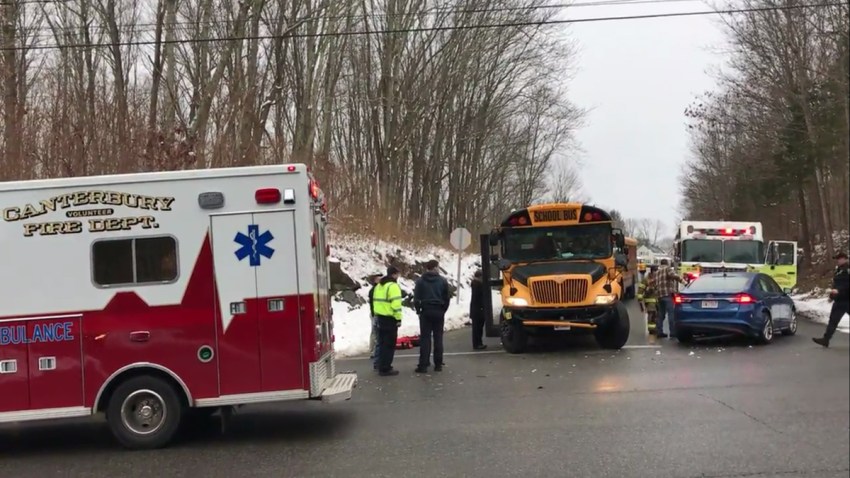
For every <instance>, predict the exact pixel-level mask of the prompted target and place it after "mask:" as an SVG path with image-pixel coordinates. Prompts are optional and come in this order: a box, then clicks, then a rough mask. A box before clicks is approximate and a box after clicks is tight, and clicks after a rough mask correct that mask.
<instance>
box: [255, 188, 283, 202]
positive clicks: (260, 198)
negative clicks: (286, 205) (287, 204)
mask: <svg viewBox="0 0 850 478" xmlns="http://www.w3.org/2000/svg"><path fill="white" fill-rule="evenodd" d="M254 199H256V200H257V204H277V203H279V202H280V189H277V188H264V189H257V190H256V191H255V192H254Z"/></svg>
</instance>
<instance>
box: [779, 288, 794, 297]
mask: <svg viewBox="0 0 850 478" xmlns="http://www.w3.org/2000/svg"><path fill="white" fill-rule="evenodd" d="M791 292H794V290H793V289H789V288H788V287H786V288H784V289H782V293H783V294H785V295H791Z"/></svg>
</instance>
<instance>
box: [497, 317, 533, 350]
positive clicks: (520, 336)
mask: <svg viewBox="0 0 850 478" xmlns="http://www.w3.org/2000/svg"><path fill="white" fill-rule="evenodd" d="M526 345H528V334H527V333H526V332H525V329H523V328H522V322H517V321H513V320H511V321H507V322H502V346H503V347H505V350H506V351H507V352H508V353H509V354H521V353H523V352H525V347H526Z"/></svg>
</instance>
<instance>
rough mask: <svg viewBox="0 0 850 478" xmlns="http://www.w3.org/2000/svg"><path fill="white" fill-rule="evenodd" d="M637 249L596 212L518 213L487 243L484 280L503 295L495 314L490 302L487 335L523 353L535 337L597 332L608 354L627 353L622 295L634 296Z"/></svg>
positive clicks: (561, 208)
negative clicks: (628, 290)
mask: <svg viewBox="0 0 850 478" xmlns="http://www.w3.org/2000/svg"><path fill="white" fill-rule="evenodd" d="M636 246H637V241H630V242H629V243H628V244H627V242H626V238H625V237H624V236H623V233H622V232H621V231H620V230H618V229H616V228H614V227H613V224H612V220H611V216H610V214H608V213H607V212H606V211H603V210H602V209H599V208H597V207H593V206H589V205H584V204H578V203H554V204H540V205H534V206H529V207H528V208H525V209H521V210H518V211H514V212H513V213H511V214H510V215H509V216H508V217H506V218H505V219H504V220H503V221H502V223H501V224H500V225H499V226H498V227H496V228H495V229H493V231H492V232H491V233H489V234H483V235H482V236H481V254H482V260H481V264H482V268H483V269H484V270H483V272H484V277H488V278H489V279H490V285H491V286H492V287H494V288H496V289H498V290H499V292H500V295H501V312H499V313H498V314H494V313H491V312H492V310H493V308H492V305H491V304H488V303H487V301H489V299H490V296H489V294H485V296H486V297H485V313H487V315H488V317H486V320H487V323H488V327H487V330H488V335H491V336H492V335H495V333H498V335H499V336H501V338H502V344H503V346H504V347H505V350H506V351H508V352H509V353H522V352H523V351H524V350H525V349H526V345H527V340H528V336H529V335H537V334H547V333H560V332H570V331H574V330H590V331H592V332H593V334H594V335H595V337H596V341H597V343H598V344H599V345H600V346H601V347H603V348H607V349H619V348H621V347H622V346H623V345H625V344H626V341H627V340H628V338H629V316H628V311H627V309H626V307H625V306H624V305H623V304H622V302H621V298H622V297H623V295H624V287H631V288H634V275H636V272H637V259H636V257H637V256H636V254H637V247H636ZM628 256H634V260H632V261H631V262H632V263H633V264H632V269H631V270H633V271H634V274H631V273H630V272H629V270H630V267H629V262H630V261H629V260H628V258H627V257H628ZM629 276H631V278H629V279H627V277H629Z"/></svg>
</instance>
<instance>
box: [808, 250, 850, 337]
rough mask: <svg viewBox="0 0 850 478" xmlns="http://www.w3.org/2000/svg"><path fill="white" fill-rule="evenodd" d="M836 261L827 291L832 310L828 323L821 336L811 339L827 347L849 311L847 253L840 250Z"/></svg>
mask: <svg viewBox="0 0 850 478" xmlns="http://www.w3.org/2000/svg"><path fill="white" fill-rule="evenodd" d="M835 260H836V262H837V264H836V266H835V274H834V275H833V277H832V289H830V291H829V300H830V301H832V310H831V311H830V312H829V324H828V325H827V326H826V332H824V334H823V337H818V338H813V339H812V340H813V341H814V342H815V343H816V344H818V345H822V346H824V347H829V341H830V340H831V339H832V335H833V334H834V333H835V329H837V328H838V323H839V322H841V319H842V318H843V317H844V316H845V315H846V314H847V313H848V312H850V275H848V266H847V254H845V253H843V252H840V253H838V254H837V255H836V256H835Z"/></svg>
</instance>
